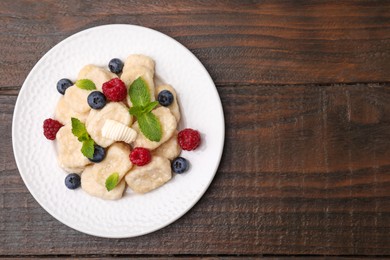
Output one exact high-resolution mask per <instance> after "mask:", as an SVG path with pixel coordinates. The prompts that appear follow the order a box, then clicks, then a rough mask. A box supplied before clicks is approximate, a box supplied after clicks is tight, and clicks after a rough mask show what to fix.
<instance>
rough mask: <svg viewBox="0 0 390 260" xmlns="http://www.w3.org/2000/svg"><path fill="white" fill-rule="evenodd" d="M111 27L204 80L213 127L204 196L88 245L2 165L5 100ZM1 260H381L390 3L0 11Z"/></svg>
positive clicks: (97, 4) (47, 4)
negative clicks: (210, 92)
mask: <svg viewBox="0 0 390 260" xmlns="http://www.w3.org/2000/svg"><path fill="white" fill-rule="evenodd" d="M109 23H124V24H138V25H142V26H146V27H150V28H153V29H157V30H159V31H161V32H163V33H166V34H168V35H170V36H172V37H173V38H175V39H177V40H178V41H180V42H181V43H183V44H184V45H185V46H186V47H188V48H189V49H190V50H191V51H192V52H193V53H194V54H195V55H196V56H197V57H198V58H199V59H200V60H201V61H202V63H203V64H204V65H205V66H206V68H207V69H208V71H209V72H210V74H211V76H212V78H213V79H214V81H215V83H216V85H217V89H218V92H219V94H220V97H221V100H222V103H223V107H224V112H225V117H226V140H225V148H224V154H223V157H222V161H221V164H220V167H219V169H218V172H217V174H216V177H215V179H214V181H213V183H212V184H211V186H210V188H209V189H208V191H207V192H206V194H205V195H204V197H203V198H202V199H201V200H200V201H199V202H198V203H197V204H196V205H195V207H194V208H193V209H191V210H190V211H189V212H188V213H187V214H186V215H184V216H183V217H182V218H180V219H179V220H178V221H176V222H174V223H173V224H171V225H169V226H168V227H166V228H164V229H162V230H159V231H157V232H154V233H152V234H149V235H145V236H141V237H137V238H130V239H104V238H97V237H92V236H88V235H85V234H82V233H79V232H77V231H74V230H72V229H70V228H68V227H66V226H65V225H63V224H61V223H60V222H58V221H57V220H55V219H54V218H53V217H51V216H50V215H49V214H48V213H47V212H46V211H45V210H43V209H42V208H41V207H40V206H39V205H38V203H37V202H36V201H35V200H34V198H33V197H32V196H31V195H30V193H29V192H28V190H27V188H26V186H25V185H24V183H23V181H22V180H21V178H20V175H19V172H18V170H17V167H16V164H15V161H14V157H13V152H12V137H11V127H12V114H13V109H14V105H15V101H16V98H17V94H18V92H19V89H20V87H21V85H22V83H23V81H24V79H25V77H26V76H27V74H28V73H29V71H30V70H31V68H32V67H33V66H34V64H35V63H36V62H37V61H38V60H39V59H40V57H41V56H42V55H43V54H44V53H46V52H47V51H48V50H49V49H50V48H51V47H53V46H54V45H55V44H57V43H58V42H59V41H61V40H63V39H64V38H66V37H68V36H69V35H72V34H73V33H75V32H78V31H80V30H83V29H86V28H90V27H93V26H97V25H101V24H109ZM0 24H1V26H0V75H1V78H0V118H1V121H0V122H1V123H0V136H1V149H0V257H1V256H25V255H29V256H53V257H54V256H60V257H67V256H82V257H99V256H105V257H109V256H115V255H122V256H142V257H147V256H153V257H160V256H164V257H185V258H186V257H191V256H198V257H201V256H204V257H229V256H232V257H235V256H247V257H257V256H265V257H267V256H285V257H288V256H297V255H299V256H302V255H310V256H322V255H327V256H360V257H365V256H384V257H385V256H390V1H200V0H198V1H92V0H91V1H77V0H73V1H65V0H64V1H49V0H45V1H27V0H23V1H19V0H2V1H0Z"/></svg>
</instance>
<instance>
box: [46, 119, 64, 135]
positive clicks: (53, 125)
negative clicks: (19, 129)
mask: <svg viewBox="0 0 390 260" xmlns="http://www.w3.org/2000/svg"><path fill="white" fill-rule="evenodd" d="M61 127H63V124H61V123H60V122H58V121H57V120H54V119H51V118H48V119H46V120H45V121H43V134H44V135H45V137H46V138H47V139H49V140H54V139H56V134H57V132H58V130H60V128H61Z"/></svg>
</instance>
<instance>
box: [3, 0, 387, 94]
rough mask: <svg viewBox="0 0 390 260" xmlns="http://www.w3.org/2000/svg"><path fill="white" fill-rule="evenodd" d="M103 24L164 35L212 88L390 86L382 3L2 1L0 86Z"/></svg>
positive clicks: (18, 79)
mask: <svg viewBox="0 0 390 260" xmlns="http://www.w3.org/2000/svg"><path fill="white" fill-rule="evenodd" d="M110 23H124V24H136V25H142V26H146V27H150V28H153V29H156V30H159V31H161V32H163V33H166V34H168V35H169V36H172V37H173V38H175V39H176V40H178V41H179V42H181V43H183V44H184V45H185V46H187V47H188V48H189V49H190V50H191V51H192V52H193V53H194V54H195V55H196V56H197V57H198V58H199V59H200V60H201V61H202V63H203V64H204V65H205V66H206V68H207V69H208V71H209V72H210V74H211V76H212V78H213V79H214V80H215V82H216V83H217V84H232V83H234V84H281V85H283V84H300V83H351V82H352V83H353V82H371V81H374V82H388V81H390V74H389V73H388V72H389V70H390V63H389V58H390V2H389V1H371V0H365V1H336V0H334V1H249V0H246V1H201V0H197V1H178V0H174V1H153V0H148V1H120V0H116V1H95V0H86V1H78V0H70V1H51V0H42V1H33V0H18V1H15V0H2V1H0V24H2V25H3V26H1V27H0V35H1V37H0V46H1V47H0V55H1V61H0V62H1V66H0V75H2V78H1V80H0V87H9V86H20V85H21V84H22V82H23V80H24V79H25V77H26V76H27V74H28V72H29V71H30V70H31V68H32V67H33V65H34V64H35V63H36V62H37V61H38V60H39V58H40V57H41V56H42V55H43V54H44V53H46V52H47V51H48V50H49V49H50V48H51V47H53V46H54V45H55V44H57V43H58V42H60V41H61V40H63V39H65V38H66V37H68V36H70V35H72V34H73V33H76V32H78V31H80V30H83V29H86V28H90V27H93V26H97V25H102V24H110ZM113 40H115V39H113ZM129 48H130V47H129Z"/></svg>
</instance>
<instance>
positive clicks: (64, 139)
mask: <svg viewBox="0 0 390 260" xmlns="http://www.w3.org/2000/svg"><path fill="white" fill-rule="evenodd" d="M56 139H57V154H58V158H57V159H58V164H59V166H60V167H61V168H62V169H64V170H65V171H67V172H70V173H81V172H82V171H83V170H84V168H85V166H87V165H88V164H90V163H91V162H90V161H89V160H88V158H87V157H85V156H84V155H83V153H82V152H81V148H82V143H81V142H79V140H78V139H77V137H76V136H74V134H73V133H72V127H71V124H66V125H64V126H63V127H61V128H60V130H59V131H58V132H57V136H56Z"/></svg>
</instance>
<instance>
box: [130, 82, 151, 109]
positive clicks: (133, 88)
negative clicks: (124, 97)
mask: <svg viewBox="0 0 390 260" xmlns="http://www.w3.org/2000/svg"><path fill="white" fill-rule="evenodd" d="M128 94H129V96H130V101H131V103H132V104H133V106H136V107H145V106H146V105H148V104H149V103H150V93H149V87H148V84H147V83H146V82H145V80H144V79H143V78H141V77H138V78H137V79H136V80H134V81H133V83H131V85H130V87H129V92H128Z"/></svg>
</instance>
